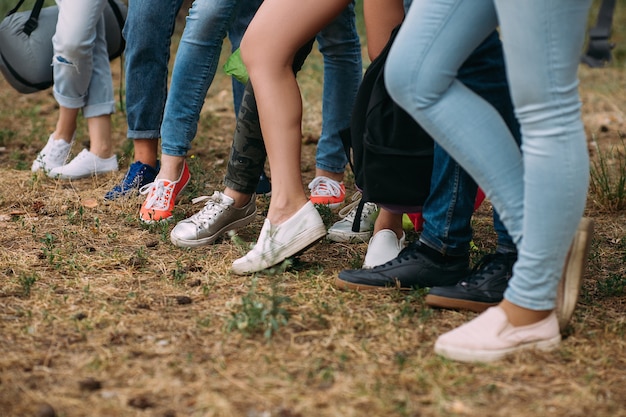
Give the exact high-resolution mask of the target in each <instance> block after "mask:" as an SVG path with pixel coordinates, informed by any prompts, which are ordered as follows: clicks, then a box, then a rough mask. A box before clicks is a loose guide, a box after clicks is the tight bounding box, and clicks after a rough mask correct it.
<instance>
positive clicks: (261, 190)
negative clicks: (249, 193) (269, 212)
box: [256, 171, 272, 197]
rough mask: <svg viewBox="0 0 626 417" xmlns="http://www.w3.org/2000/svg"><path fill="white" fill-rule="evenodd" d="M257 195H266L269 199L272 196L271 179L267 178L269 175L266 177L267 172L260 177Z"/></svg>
mask: <svg viewBox="0 0 626 417" xmlns="http://www.w3.org/2000/svg"><path fill="white" fill-rule="evenodd" d="M256 193H257V195H263V194H265V195H266V196H268V197H269V196H270V195H272V183H271V182H270V179H269V178H267V175H265V171H263V172H262V173H261V176H260V177H259V183H258V184H257V186H256Z"/></svg>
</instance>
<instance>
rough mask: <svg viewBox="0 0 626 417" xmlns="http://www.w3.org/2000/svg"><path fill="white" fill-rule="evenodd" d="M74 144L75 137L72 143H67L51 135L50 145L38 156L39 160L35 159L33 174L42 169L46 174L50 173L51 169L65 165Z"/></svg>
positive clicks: (47, 144) (32, 168)
mask: <svg viewBox="0 0 626 417" xmlns="http://www.w3.org/2000/svg"><path fill="white" fill-rule="evenodd" d="M72 142H74V137H72V140H71V141H70V143H67V142H66V141H64V140H63V139H54V138H53V137H52V135H50V137H49V138H48V143H46V146H44V147H43V149H42V150H41V151H40V152H39V154H37V158H35V161H34V162H33V165H32V166H31V168H30V169H31V170H32V171H33V172H36V171H39V170H40V169H42V170H44V172H46V173H48V172H49V171H50V170H51V169H54V168H57V167H60V166H62V165H63V164H65V161H66V160H67V156H68V155H69V154H70V149H71V148H72Z"/></svg>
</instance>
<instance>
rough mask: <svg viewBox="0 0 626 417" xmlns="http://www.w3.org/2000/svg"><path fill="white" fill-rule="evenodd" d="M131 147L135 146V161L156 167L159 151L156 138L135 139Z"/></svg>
mask: <svg viewBox="0 0 626 417" xmlns="http://www.w3.org/2000/svg"><path fill="white" fill-rule="evenodd" d="M133 147H134V148H135V162H137V161H139V162H141V163H143V164H147V165H150V166H151V167H152V168H156V166H157V155H158V153H159V140H158V139H135V140H133Z"/></svg>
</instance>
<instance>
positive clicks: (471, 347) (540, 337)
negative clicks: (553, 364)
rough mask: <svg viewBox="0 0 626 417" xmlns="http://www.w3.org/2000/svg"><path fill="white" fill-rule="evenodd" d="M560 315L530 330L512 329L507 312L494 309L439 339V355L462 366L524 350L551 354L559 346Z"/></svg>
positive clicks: (500, 357)
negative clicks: (462, 364)
mask: <svg viewBox="0 0 626 417" xmlns="http://www.w3.org/2000/svg"><path fill="white" fill-rule="evenodd" d="M560 342H561V333H560V332H559V323H558V321H557V318H556V313H555V312H554V311H553V312H551V313H550V315H549V316H548V317H546V318H545V319H543V320H541V321H539V322H537V323H534V324H530V325H528V326H517V327H516V326H512V325H511V324H510V323H509V321H508V319H507V317H506V313H505V312H504V310H502V309H501V308H500V307H499V306H495V307H491V308H489V309H487V310H486V311H485V312H484V313H482V314H480V315H479V316H478V317H476V318H475V319H474V320H472V321H469V322H467V323H465V324H463V325H462V326H460V327H457V328H456V329H454V330H451V331H449V332H447V333H444V334H442V335H441V336H439V337H438V338H437V342H436V343H435V353H437V354H439V355H441V356H443V357H446V358H448V359H452V360H455V361H460V362H493V361H496V360H499V359H502V358H504V357H505V356H506V355H508V354H511V353H513V352H517V351H520V350H524V349H539V350H544V351H549V350H552V349H555V348H556V347H557V346H559V343H560Z"/></svg>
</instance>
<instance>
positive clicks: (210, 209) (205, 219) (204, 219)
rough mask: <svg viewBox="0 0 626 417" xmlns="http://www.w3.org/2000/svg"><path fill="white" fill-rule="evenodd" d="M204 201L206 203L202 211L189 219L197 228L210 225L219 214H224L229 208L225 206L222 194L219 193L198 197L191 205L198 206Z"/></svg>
mask: <svg viewBox="0 0 626 417" xmlns="http://www.w3.org/2000/svg"><path fill="white" fill-rule="evenodd" d="M202 201H206V203H204V207H203V208H202V210H200V211H199V212H197V213H196V214H194V215H193V216H191V217H190V218H189V219H188V220H189V221H190V222H191V223H193V224H195V225H196V226H201V225H206V224H210V223H211V221H212V220H213V219H215V217H217V215H218V214H220V213H222V212H223V211H224V210H226V209H227V208H228V205H227V204H225V203H224V201H223V200H222V199H221V196H220V193H219V192H218V191H215V192H214V193H213V195H211V196H208V195H203V196H200V197H196V198H194V199H193V200H191V203H192V204H196V203H200V202H202Z"/></svg>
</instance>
